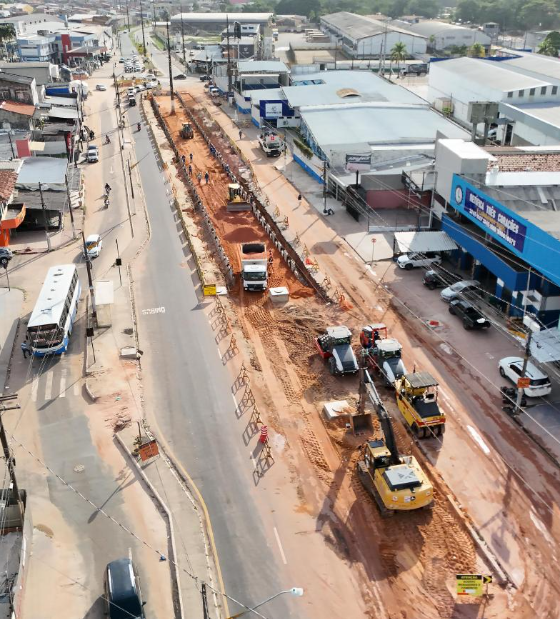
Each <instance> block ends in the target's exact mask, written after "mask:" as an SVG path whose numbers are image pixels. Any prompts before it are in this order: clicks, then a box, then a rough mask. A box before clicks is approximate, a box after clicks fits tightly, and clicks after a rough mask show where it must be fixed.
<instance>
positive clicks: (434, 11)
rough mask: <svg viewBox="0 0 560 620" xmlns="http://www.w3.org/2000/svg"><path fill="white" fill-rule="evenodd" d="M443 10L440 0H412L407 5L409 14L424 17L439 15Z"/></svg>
mask: <svg viewBox="0 0 560 620" xmlns="http://www.w3.org/2000/svg"><path fill="white" fill-rule="evenodd" d="M440 10H441V5H440V3H439V2H438V0H410V2H409V3H408V7H407V12H408V13H409V15H421V16H422V17H428V18H432V17H437V16H438V14H439V12H440Z"/></svg>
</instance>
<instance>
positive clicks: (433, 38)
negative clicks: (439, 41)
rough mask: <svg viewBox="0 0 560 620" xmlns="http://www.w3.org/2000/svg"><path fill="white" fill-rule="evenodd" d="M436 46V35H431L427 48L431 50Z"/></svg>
mask: <svg viewBox="0 0 560 620" xmlns="http://www.w3.org/2000/svg"><path fill="white" fill-rule="evenodd" d="M435 46H436V35H435V34H431V35H430V36H429V37H428V47H429V48H430V49H431V50H433V49H434V48H435Z"/></svg>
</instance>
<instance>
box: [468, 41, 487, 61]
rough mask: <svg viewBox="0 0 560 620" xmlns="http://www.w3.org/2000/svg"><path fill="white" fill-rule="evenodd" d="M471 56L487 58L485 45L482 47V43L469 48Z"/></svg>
mask: <svg viewBox="0 0 560 620" xmlns="http://www.w3.org/2000/svg"><path fill="white" fill-rule="evenodd" d="M469 56H470V57H471V58H484V56H486V50H485V49H484V45H482V43H473V44H472V45H471V46H470V47H469Z"/></svg>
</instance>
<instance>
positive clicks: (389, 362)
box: [360, 323, 406, 387]
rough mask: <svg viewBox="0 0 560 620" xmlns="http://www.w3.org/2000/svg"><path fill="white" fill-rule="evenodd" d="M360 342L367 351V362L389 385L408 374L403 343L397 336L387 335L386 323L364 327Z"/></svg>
mask: <svg viewBox="0 0 560 620" xmlns="http://www.w3.org/2000/svg"><path fill="white" fill-rule="evenodd" d="M360 344H361V345H362V350H363V351H365V352H366V362H367V365H368V366H369V367H370V368H373V369H375V370H377V371H379V372H380V373H381V374H382V375H383V379H384V381H385V384H386V385H387V386H388V387H391V386H394V384H395V381H396V380H397V379H400V378H401V377H402V376H403V375H405V374H406V367H405V365H404V362H403V360H402V357H401V355H402V345H401V343H400V342H399V341H398V340H397V339H396V338H388V337H387V327H386V325H385V324H384V323H373V324H371V325H365V326H364V327H362V331H361V333H360Z"/></svg>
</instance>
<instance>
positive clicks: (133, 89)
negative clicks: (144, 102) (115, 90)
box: [126, 86, 137, 97]
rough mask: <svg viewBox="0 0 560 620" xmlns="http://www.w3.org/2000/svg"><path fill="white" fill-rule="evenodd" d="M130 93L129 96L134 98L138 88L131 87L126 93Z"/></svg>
mask: <svg viewBox="0 0 560 620" xmlns="http://www.w3.org/2000/svg"><path fill="white" fill-rule="evenodd" d="M126 92H127V93H128V96H129V97H130V96H132V97H134V95H135V94H136V92H137V90H136V86H129V87H128V90H127V91H126Z"/></svg>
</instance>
